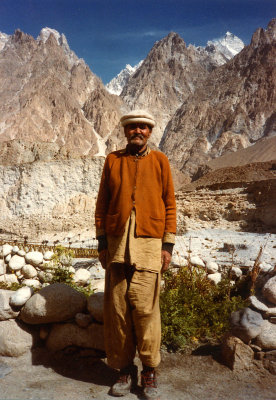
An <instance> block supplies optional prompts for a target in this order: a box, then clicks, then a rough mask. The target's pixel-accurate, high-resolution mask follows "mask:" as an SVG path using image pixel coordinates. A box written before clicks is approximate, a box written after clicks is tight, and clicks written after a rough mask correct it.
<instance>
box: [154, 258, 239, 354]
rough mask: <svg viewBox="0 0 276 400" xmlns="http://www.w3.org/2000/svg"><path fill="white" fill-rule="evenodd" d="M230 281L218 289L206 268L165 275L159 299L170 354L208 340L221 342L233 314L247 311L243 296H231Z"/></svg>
mask: <svg viewBox="0 0 276 400" xmlns="http://www.w3.org/2000/svg"><path fill="white" fill-rule="evenodd" d="M232 291H233V287H232V286H231V284H230V280H229V279H223V280H222V281H221V282H220V283H219V284H218V285H215V284H214V283H213V282H211V281H210V280H208V279H207V276H206V273H205V271H204V269H203V268H200V267H197V268H193V267H191V265H189V266H188V267H183V268H181V269H180V270H179V271H178V272H177V273H176V274H173V273H171V272H170V271H169V272H167V273H166V275H165V287H164V290H163V291H162V293H161V296H160V303H161V316H162V342H163V345H164V346H165V347H166V348H167V350H169V351H177V350H184V349H185V348H187V347H189V346H193V345H194V344H195V343H198V342H200V341H204V340H206V339H208V340H210V339H216V340H217V339H219V338H220V337H221V336H222V335H223V334H224V332H226V331H227V329H228V328H229V316H230V314H231V312H232V311H236V310H237V309H238V308H241V307H244V306H245V304H246V302H245V301H244V300H243V299H242V297H241V296H235V295H234V296H232V295H231V293H232Z"/></svg>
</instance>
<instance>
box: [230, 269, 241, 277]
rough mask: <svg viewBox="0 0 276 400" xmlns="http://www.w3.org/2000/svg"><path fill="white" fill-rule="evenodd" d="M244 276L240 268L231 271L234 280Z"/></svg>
mask: <svg viewBox="0 0 276 400" xmlns="http://www.w3.org/2000/svg"><path fill="white" fill-rule="evenodd" d="M241 276H242V270H241V269H240V268H238V267H232V268H231V270H230V277H231V278H232V279H238V278H240V277H241Z"/></svg>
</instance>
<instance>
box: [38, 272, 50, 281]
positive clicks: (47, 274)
mask: <svg viewBox="0 0 276 400" xmlns="http://www.w3.org/2000/svg"><path fill="white" fill-rule="evenodd" d="M38 278H39V280H40V281H41V282H43V283H45V282H51V281H52V279H53V274H52V273H51V272H49V271H39V272H38Z"/></svg>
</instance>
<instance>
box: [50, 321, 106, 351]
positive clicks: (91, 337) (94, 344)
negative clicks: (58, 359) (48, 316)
mask: <svg viewBox="0 0 276 400" xmlns="http://www.w3.org/2000/svg"><path fill="white" fill-rule="evenodd" d="M46 346H47V348H48V349H49V350H52V351H58V350H62V349H65V348H66V347H68V346H79V347H85V348H93V349H98V350H104V338H103V325H100V324H96V323H95V324H90V325H89V326H88V328H86V329H83V328H80V327H79V326H78V325H77V324H74V323H66V324H55V325H53V327H52V329H51V332H50V334H49V336H48V338H47V341H46Z"/></svg>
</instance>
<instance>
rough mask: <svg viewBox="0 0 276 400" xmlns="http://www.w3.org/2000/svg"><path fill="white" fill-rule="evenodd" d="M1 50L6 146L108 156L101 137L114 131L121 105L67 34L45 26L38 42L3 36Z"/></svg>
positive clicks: (1, 131)
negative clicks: (16, 143) (39, 145)
mask: <svg viewBox="0 0 276 400" xmlns="http://www.w3.org/2000/svg"><path fill="white" fill-rule="evenodd" d="M0 51H1V61H0V88H1V89H0V121H1V123H0V141H1V142H3V141H10V140H23V141H26V142H46V143H51V144H53V143H55V144H57V145H58V146H59V148H62V152H63V153H64V154H71V155H73V156H74V155H93V154H97V153H103V154H104V152H105V147H104V146H103V143H102V141H101V138H102V137H103V136H106V135H109V134H110V133H111V132H112V130H114V121H115V120H116V121H118V119H119V115H120V106H121V101H120V99H119V98H118V97H117V96H112V95H111V94H109V93H108V92H107V91H106V89H105V88H104V85H103V84H102V82H101V81H100V79H99V78H98V77H96V76H95V75H94V74H93V73H92V72H91V71H90V69H89V67H88V66H87V65H86V64H85V62H84V61H83V60H81V59H79V58H78V57H77V56H76V55H75V54H74V53H73V52H72V51H71V50H70V48H69V46H68V44H67V41H66V38H65V36H64V35H60V34H59V33H58V32H57V31H54V30H51V29H49V28H46V29H43V30H42V31H41V33H40V35H39V37H38V39H37V40H35V39H34V38H33V37H32V36H29V35H26V34H24V33H22V32H21V31H19V30H18V31H16V32H15V34H14V35H12V36H8V35H6V36H5V35H4V36H2V37H1V47H0ZM103 104H104V110H103V111H104V112H103V114H104V115H99V114H100V111H99V110H101V108H100V107H101V106H102V105H103ZM95 109H97V113H96V114H97V117H95V111H94V110H95Z"/></svg>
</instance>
